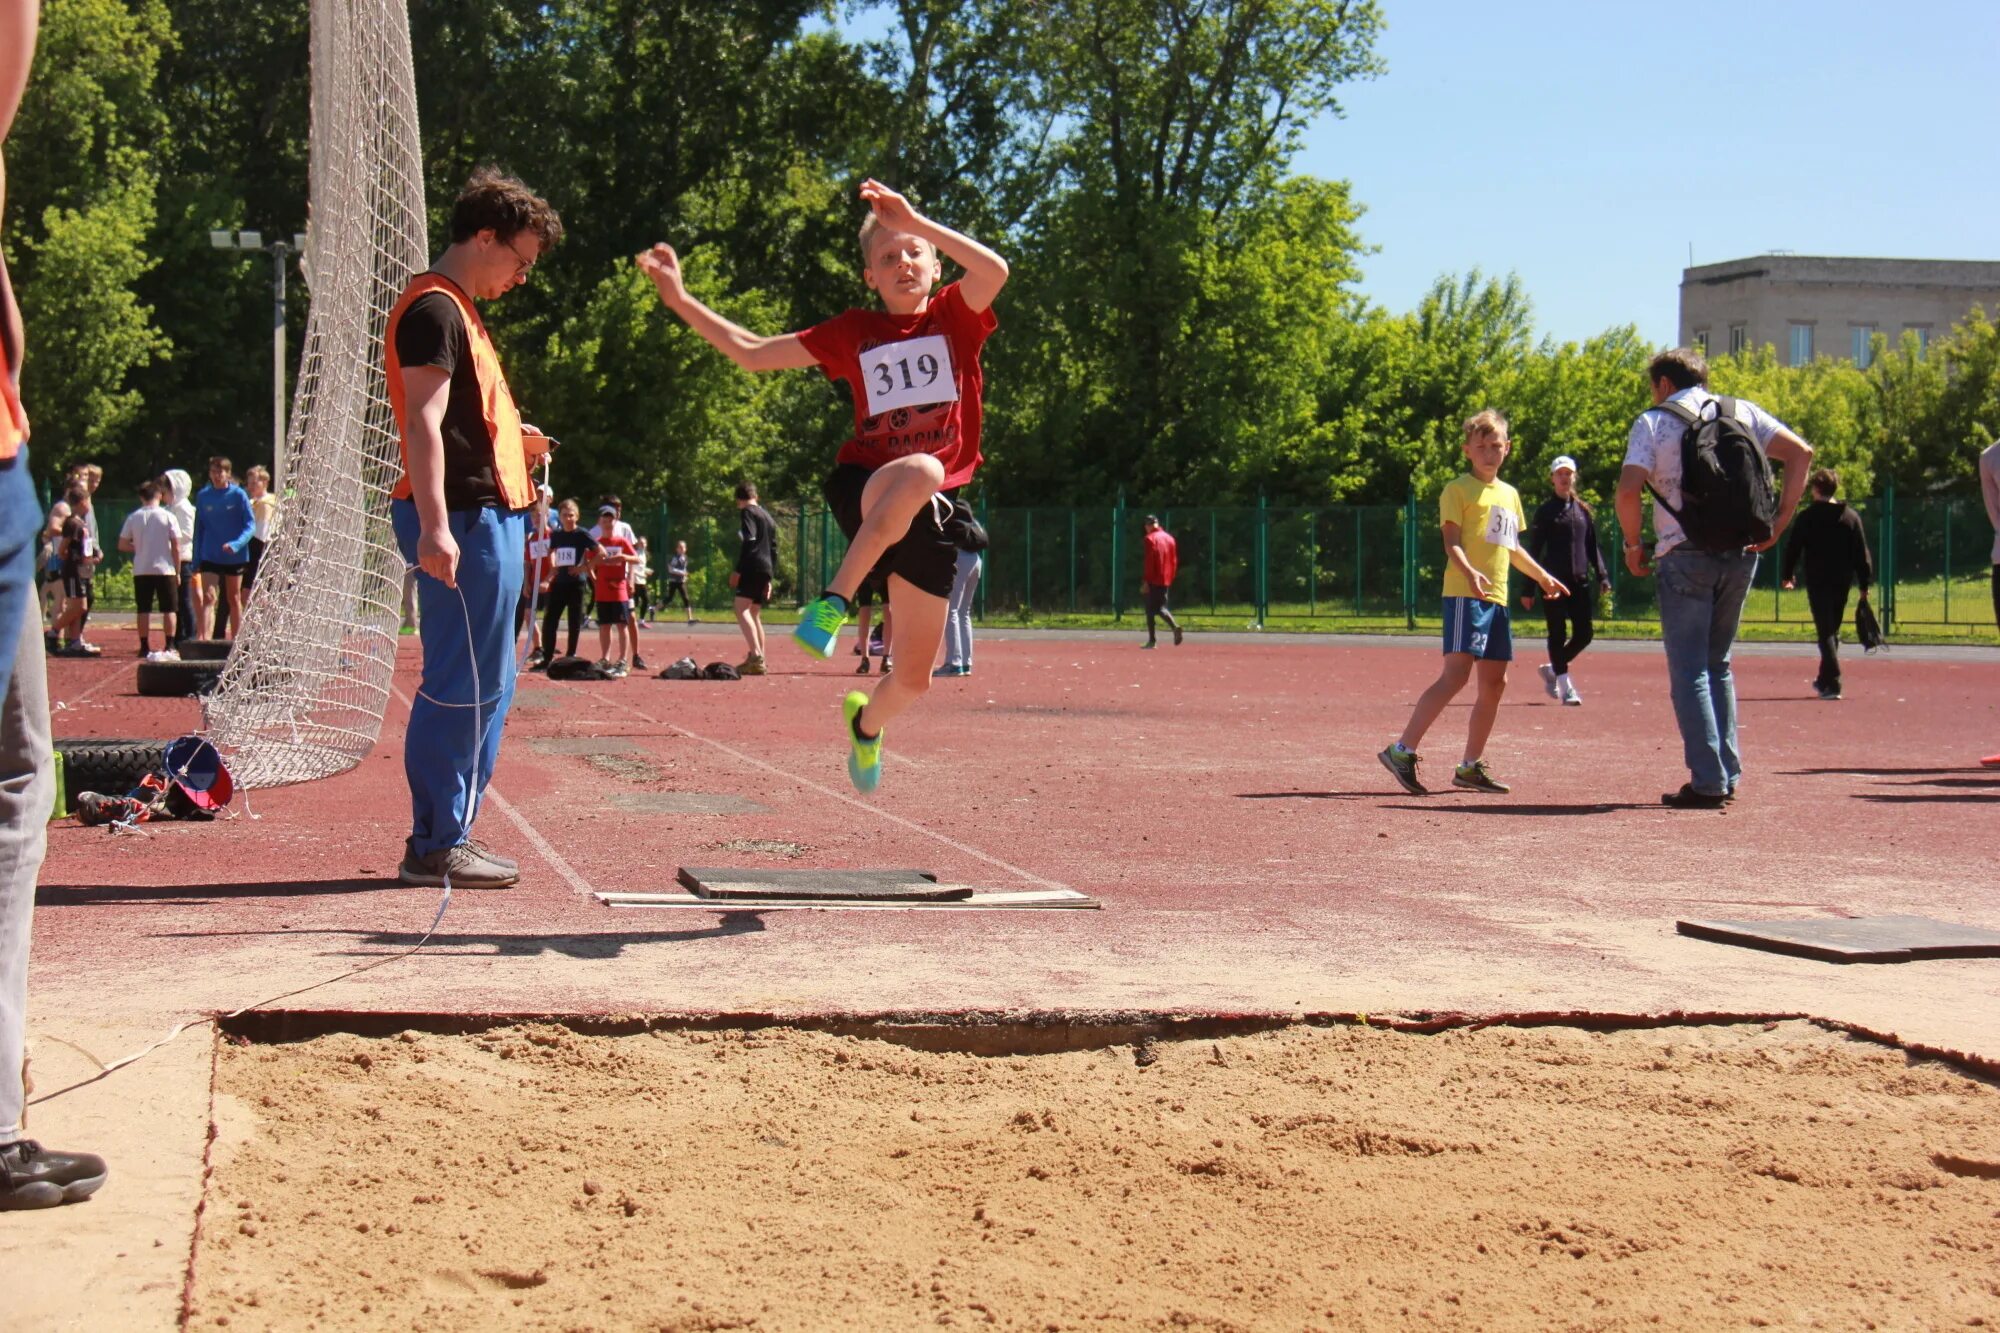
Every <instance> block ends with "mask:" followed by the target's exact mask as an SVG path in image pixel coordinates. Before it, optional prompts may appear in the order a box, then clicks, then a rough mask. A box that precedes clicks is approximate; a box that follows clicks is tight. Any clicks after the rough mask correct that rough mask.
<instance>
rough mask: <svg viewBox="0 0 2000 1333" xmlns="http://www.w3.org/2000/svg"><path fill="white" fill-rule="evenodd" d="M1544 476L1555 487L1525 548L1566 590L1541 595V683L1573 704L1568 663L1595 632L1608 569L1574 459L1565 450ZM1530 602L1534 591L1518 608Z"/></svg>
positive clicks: (1573, 686)
mask: <svg viewBox="0 0 2000 1333" xmlns="http://www.w3.org/2000/svg"><path fill="white" fill-rule="evenodd" d="M1549 482H1550V484H1551V485H1552V486H1554V487H1555V492H1556V493H1555V494H1554V495H1553V496H1551V497H1549V498H1548V499H1547V500H1544V501H1543V502H1542V507H1541V508H1540V509H1537V510H1536V511H1535V517H1534V520H1533V521H1532V522H1531V523H1529V524H1528V534H1527V536H1528V540H1527V548H1528V554H1529V555H1531V556H1533V557H1534V558H1535V560H1536V561H1537V562H1538V563H1539V564H1540V565H1541V566H1542V568H1544V569H1546V570H1548V571H1549V573H1551V574H1553V575H1555V576H1556V577H1557V578H1558V579H1561V580H1562V582H1563V585H1564V586H1565V587H1567V588H1568V589H1569V590H1570V593H1569V596H1567V597H1556V598H1548V597H1544V598H1543V599H1542V614H1543V616H1545V617H1546V618H1547V620H1548V624H1549V660H1548V661H1547V662H1546V663H1545V664H1543V666H1542V667H1541V675H1542V688H1543V689H1545V690H1547V691H1548V692H1549V698H1551V699H1555V700H1558V701H1560V702H1562V703H1565V704H1571V705H1575V704H1580V703H1582V702H1583V696H1582V695H1581V694H1578V693H1577V691H1576V683H1575V682H1574V681H1572V680H1571V679H1570V678H1569V665H1570V663H1571V662H1574V661H1575V660H1576V656H1577V654H1578V653H1580V652H1582V651H1583V650H1584V649H1585V648H1587V647H1589V646H1590V641H1591V639H1592V638H1594V637H1596V631H1595V630H1594V629H1593V628H1592V627H1591V619H1592V617H1593V616H1594V615H1595V613H1596V610H1597V594H1598V592H1599V591H1603V592H1607V593H1608V592H1610V591H1611V574H1610V571H1609V570H1608V569H1607V568H1606V566H1605V563H1604V550H1603V548H1602V547H1600V546H1599V545H1598V544H1597V519H1596V518H1595V516H1593V515H1592V514H1591V512H1590V506H1589V505H1587V504H1585V503H1584V501H1583V497H1582V496H1580V495H1578V494H1577V493H1576V460H1575V459H1574V458H1571V457H1570V456H1569V455H1567V454H1564V455H1563V456H1562V457H1560V458H1558V459H1556V461H1555V462H1554V463H1552V464H1550V465H1549ZM1534 604H1535V599H1534V595H1533V594H1529V595H1528V596H1526V597H1523V598H1522V599H1521V607H1522V609H1523V610H1525V609H1527V608H1528V607H1531V606H1533V605H1534Z"/></svg>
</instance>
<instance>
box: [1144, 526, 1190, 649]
mask: <svg viewBox="0 0 2000 1333" xmlns="http://www.w3.org/2000/svg"><path fill="white" fill-rule="evenodd" d="M1180 567H1181V554H1180V546H1179V544H1178V543H1176V542H1175V541H1174V538H1173V534H1172V533H1170V532H1168V531H1167V530H1166V529H1165V528H1163V527H1161V526H1160V520H1159V519H1157V518H1154V517H1153V516H1152V515H1151V514H1148V515H1146V583H1145V588H1144V592H1145V597H1146V642H1145V643H1143V644H1141V645H1140V646H1141V647H1142V648H1157V647H1159V646H1160V641H1159V638H1158V637H1157V636H1156V635H1155V633H1154V625H1155V622H1156V621H1159V620H1164V621H1166V622H1167V628H1168V629H1170V630H1172V631H1173V632H1174V642H1175V643H1176V644H1178V643H1179V642H1180V641H1181V624H1180V622H1179V621H1178V620H1175V619H1174V613H1173V612H1171V611H1169V610H1167V589H1169V588H1171V587H1173V586H1174V575H1175V573H1176V572H1178V571H1179V569H1180Z"/></svg>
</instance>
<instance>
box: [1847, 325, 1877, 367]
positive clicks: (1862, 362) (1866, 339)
mask: <svg viewBox="0 0 2000 1333" xmlns="http://www.w3.org/2000/svg"><path fill="white" fill-rule="evenodd" d="M1850 334H1851V336H1852V337H1853V339H1854V364H1855V365H1856V366H1858V367H1859V368H1861V369H1862V370H1866V369H1868V367H1869V366H1870V365H1872V364H1873V363H1874V361H1875V326H1874V325H1873V324H1856V325H1854V326H1853V328H1852V329H1851V330H1850Z"/></svg>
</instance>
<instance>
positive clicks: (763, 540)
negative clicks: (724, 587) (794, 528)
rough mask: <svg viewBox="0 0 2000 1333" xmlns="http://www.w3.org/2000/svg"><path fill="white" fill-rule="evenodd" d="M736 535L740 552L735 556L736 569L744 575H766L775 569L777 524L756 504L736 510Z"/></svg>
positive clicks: (769, 574) (769, 575) (765, 576)
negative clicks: (741, 549)
mask: <svg viewBox="0 0 2000 1333" xmlns="http://www.w3.org/2000/svg"><path fill="white" fill-rule="evenodd" d="M736 536H737V538H738V539H739V540H740V541H741V542H742V543H743V551H742V553H741V554H740V555H738V556H737V557H736V572H737V573H738V574H741V575H744V576H746V577H748V576H750V575H753V574H754V575H756V576H758V577H760V578H769V577H771V574H772V573H773V571H775V570H776V569H777V564H776V560H777V542H778V525H777V524H776V523H775V522H773V521H772V519H771V516H770V515H769V514H767V513H765V512H764V510H763V507H762V506H760V505H757V504H747V505H744V506H743V508H742V509H740V510H738V511H737V524H736Z"/></svg>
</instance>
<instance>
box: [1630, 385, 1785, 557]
mask: <svg viewBox="0 0 2000 1333" xmlns="http://www.w3.org/2000/svg"><path fill="white" fill-rule="evenodd" d="M1714 406H1715V414H1714V415H1713V416H1708V415H1704V414H1703V413H1702V412H1701V411H1700V410H1699V409H1696V408H1692V407H1689V406H1688V405H1687V404H1686V403H1684V402H1673V401H1668V402H1664V403H1661V404H1660V406H1659V410H1660V411H1662V412H1667V413H1669V414H1671V415H1673V416H1674V417H1676V418H1678V419H1679V420H1680V422H1681V425H1682V426H1683V427H1685V429H1683V430H1682V432H1681V507H1680V508H1679V509H1676V508H1674V507H1673V506H1672V505H1670V504H1668V503H1667V501H1666V497H1665V496H1662V495H1661V494H1660V493H1659V492H1658V491H1656V490H1653V488H1652V486H1650V485H1648V486H1647V487H1646V489H1647V490H1649V491H1653V499H1655V500H1656V501H1658V502H1659V505H1660V507H1661V508H1662V509H1664V510H1666V511H1667V512H1668V513H1669V514H1672V515H1673V516H1674V518H1675V519H1677V520H1678V521H1679V522H1680V525H1681V531H1682V532H1685V533H1686V534H1687V539H1688V544H1689V545H1691V546H1693V547H1694V548H1695V549H1696V550H1698V551H1708V552H1711V553H1721V552H1725V551H1740V550H1742V549H1743V548H1744V547H1746V546H1757V545H1761V544H1762V543H1764V542H1767V541H1769V540H1771V535H1772V533H1773V532H1774V531H1775V530H1776V527H1777V521H1778V498H1777V496H1776V494H1775V493H1774V492H1773V491H1772V489H1771V465H1770V464H1769V463H1767V462H1765V460H1764V452H1763V450H1761V449H1759V448H1758V447H1757V440H1756V437H1754V436H1753V435H1751V434H1750V428H1749V427H1748V426H1746V425H1744V424H1743V423H1742V422H1741V421H1738V420H1737V419H1736V400H1735V399H1734V398H1717V399H1716V400H1715V402H1714Z"/></svg>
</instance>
